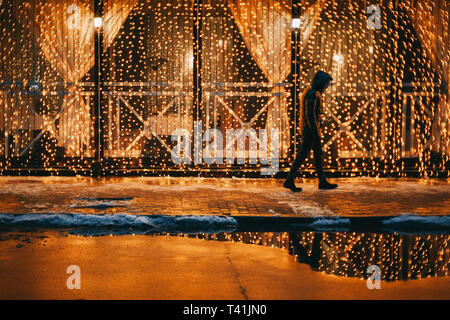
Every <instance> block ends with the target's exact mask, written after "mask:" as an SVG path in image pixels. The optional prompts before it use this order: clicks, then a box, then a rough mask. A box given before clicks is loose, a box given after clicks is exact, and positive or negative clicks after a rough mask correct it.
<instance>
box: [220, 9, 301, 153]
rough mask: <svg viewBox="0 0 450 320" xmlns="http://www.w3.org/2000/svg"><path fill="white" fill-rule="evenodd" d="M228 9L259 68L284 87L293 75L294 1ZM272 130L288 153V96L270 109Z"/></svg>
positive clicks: (268, 128) (268, 77)
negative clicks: (290, 74) (292, 26)
mask: <svg viewBox="0 0 450 320" xmlns="http://www.w3.org/2000/svg"><path fill="white" fill-rule="evenodd" d="M228 5H229V7H230V9H231V12H232V14H233V17H234V20H235V22H236V25H237V26H238V28H239V31H240V33H241V35H242V38H243V39H244V42H245V45H246V46H247V49H248V50H249V52H250V54H251V55H252V57H253V59H254V60H255V62H256V64H257V65H258V67H259V68H260V69H261V71H262V72H263V73H264V75H265V76H266V78H267V79H268V80H269V82H271V83H275V84H278V83H282V82H283V81H284V80H285V79H286V78H287V76H288V75H289V73H290V72H291V28H290V26H291V21H292V13H291V8H292V1H291V0H272V1H269V0H264V1H239V0H229V1H228ZM272 91H273V92H280V93H283V92H284V89H283V88H282V87H280V86H275V87H274V88H273V89H272ZM273 108H276V109H275V110H273ZM274 111H275V112H274ZM274 114H275V115H278V116H279V121H278V119H274ZM272 128H277V129H279V130H280V141H281V145H282V148H283V150H284V151H285V150H287V147H288V144H289V119H288V110H287V99H286V97H285V96H280V99H279V103H275V104H271V105H270V106H269V109H268V116H267V122H266V129H267V130H271V129H272Z"/></svg>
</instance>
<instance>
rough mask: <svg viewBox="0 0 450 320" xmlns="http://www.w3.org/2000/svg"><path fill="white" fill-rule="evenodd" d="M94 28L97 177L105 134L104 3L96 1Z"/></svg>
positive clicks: (95, 166)
mask: <svg viewBox="0 0 450 320" xmlns="http://www.w3.org/2000/svg"><path fill="white" fill-rule="evenodd" d="M94 14H95V18H94V28H95V40H94V42H95V43H94V44H95V63H94V74H95V78H94V83H95V92H94V119H95V122H94V141H95V159H94V161H93V164H92V173H93V175H95V176H97V175H99V173H100V167H101V160H102V158H103V134H102V131H103V130H102V123H101V119H102V115H101V92H100V82H101V54H102V33H101V31H102V18H101V16H102V3H101V1H94Z"/></svg>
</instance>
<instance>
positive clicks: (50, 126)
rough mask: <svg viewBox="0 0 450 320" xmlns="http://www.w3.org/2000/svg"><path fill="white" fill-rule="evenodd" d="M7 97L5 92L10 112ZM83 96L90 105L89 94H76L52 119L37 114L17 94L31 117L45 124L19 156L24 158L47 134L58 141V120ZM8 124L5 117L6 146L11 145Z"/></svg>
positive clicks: (5, 103) (6, 105) (4, 96)
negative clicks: (56, 125)
mask: <svg viewBox="0 0 450 320" xmlns="http://www.w3.org/2000/svg"><path fill="white" fill-rule="evenodd" d="M43 94H45V92H43ZM6 95H7V94H6V93H5V92H4V93H3V98H4V100H3V101H4V105H5V110H8V109H9V104H8V101H7V100H8V99H7V98H6ZM81 95H86V97H87V103H86V105H89V96H90V93H89V92H85V93H83V94H74V95H73V96H71V98H70V99H69V100H66V101H65V105H64V106H63V107H62V108H61V110H60V111H59V112H58V113H57V114H56V116H55V117H53V118H50V117H49V116H47V115H45V114H44V115H40V114H38V113H37V112H35V110H34V109H33V108H31V107H30V105H29V104H28V103H27V102H26V101H25V100H24V99H23V98H22V94H17V97H18V99H20V102H21V103H22V104H23V105H25V106H26V107H27V109H28V110H29V111H30V112H31V115H33V116H35V117H37V118H38V119H41V120H42V124H43V125H42V126H43V129H42V130H41V132H40V133H39V134H38V135H36V137H34V138H33V139H32V140H31V141H30V142H29V143H28V145H27V146H26V147H25V148H24V149H23V150H22V151H21V152H20V153H19V152H17V153H18V156H19V157H22V156H23V155H24V154H25V153H26V152H27V151H28V150H29V149H30V148H31V147H32V146H33V145H34V144H35V143H36V142H37V141H38V140H39V139H40V138H41V137H42V136H43V135H44V134H45V133H46V132H48V133H50V134H51V135H52V136H53V137H55V138H56V139H58V134H57V130H56V127H55V122H56V120H58V119H59V118H60V117H61V116H62V115H63V114H64V113H65V112H68V111H69V110H70V108H69V107H70V106H73V105H74V104H72V102H73V101H74V100H78V99H80V96H81ZM17 103H19V101H17ZM17 103H16V105H17ZM80 105H82V104H81V103H80ZM5 115H7V112H5ZM7 123H8V120H7V119H6V117H5V137H6V141H5V144H6V145H8V144H9V143H8V136H9V129H8V128H7ZM16 150H18V149H17V147H16ZM67 150H68V151H69V152H71V151H72V152H74V151H73V150H70V148H68V149H67Z"/></svg>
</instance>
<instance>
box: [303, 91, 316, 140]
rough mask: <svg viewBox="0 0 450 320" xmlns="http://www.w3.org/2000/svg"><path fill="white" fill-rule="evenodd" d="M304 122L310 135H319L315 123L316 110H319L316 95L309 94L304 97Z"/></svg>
mask: <svg viewBox="0 0 450 320" xmlns="http://www.w3.org/2000/svg"><path fill="white" fill-rule="evenodd" d="M305 98H306V108H305V109H306V121H307V123H308V126H309V128H310V129H311V131H312V133H313V134H315V135H317V136H318V135H319V130H318V128H317V121H316V108H319V105H318V104H319V98H318V97H317V96H316V93H315V92H314V93H313V92H310V93H309V94H308V95H307V96H306V97H305Z"/></svg>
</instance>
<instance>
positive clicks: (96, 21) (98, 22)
mask: <svg viewBox="0 0 450 320" xmlns="http://www.w3.org/2000/svg"><path fill="white" fill-rule="evenodd" d="M101 26H102V18H101V17H95V18H94V27H95V28H96V29H99V28H101Z"/></svg>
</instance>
